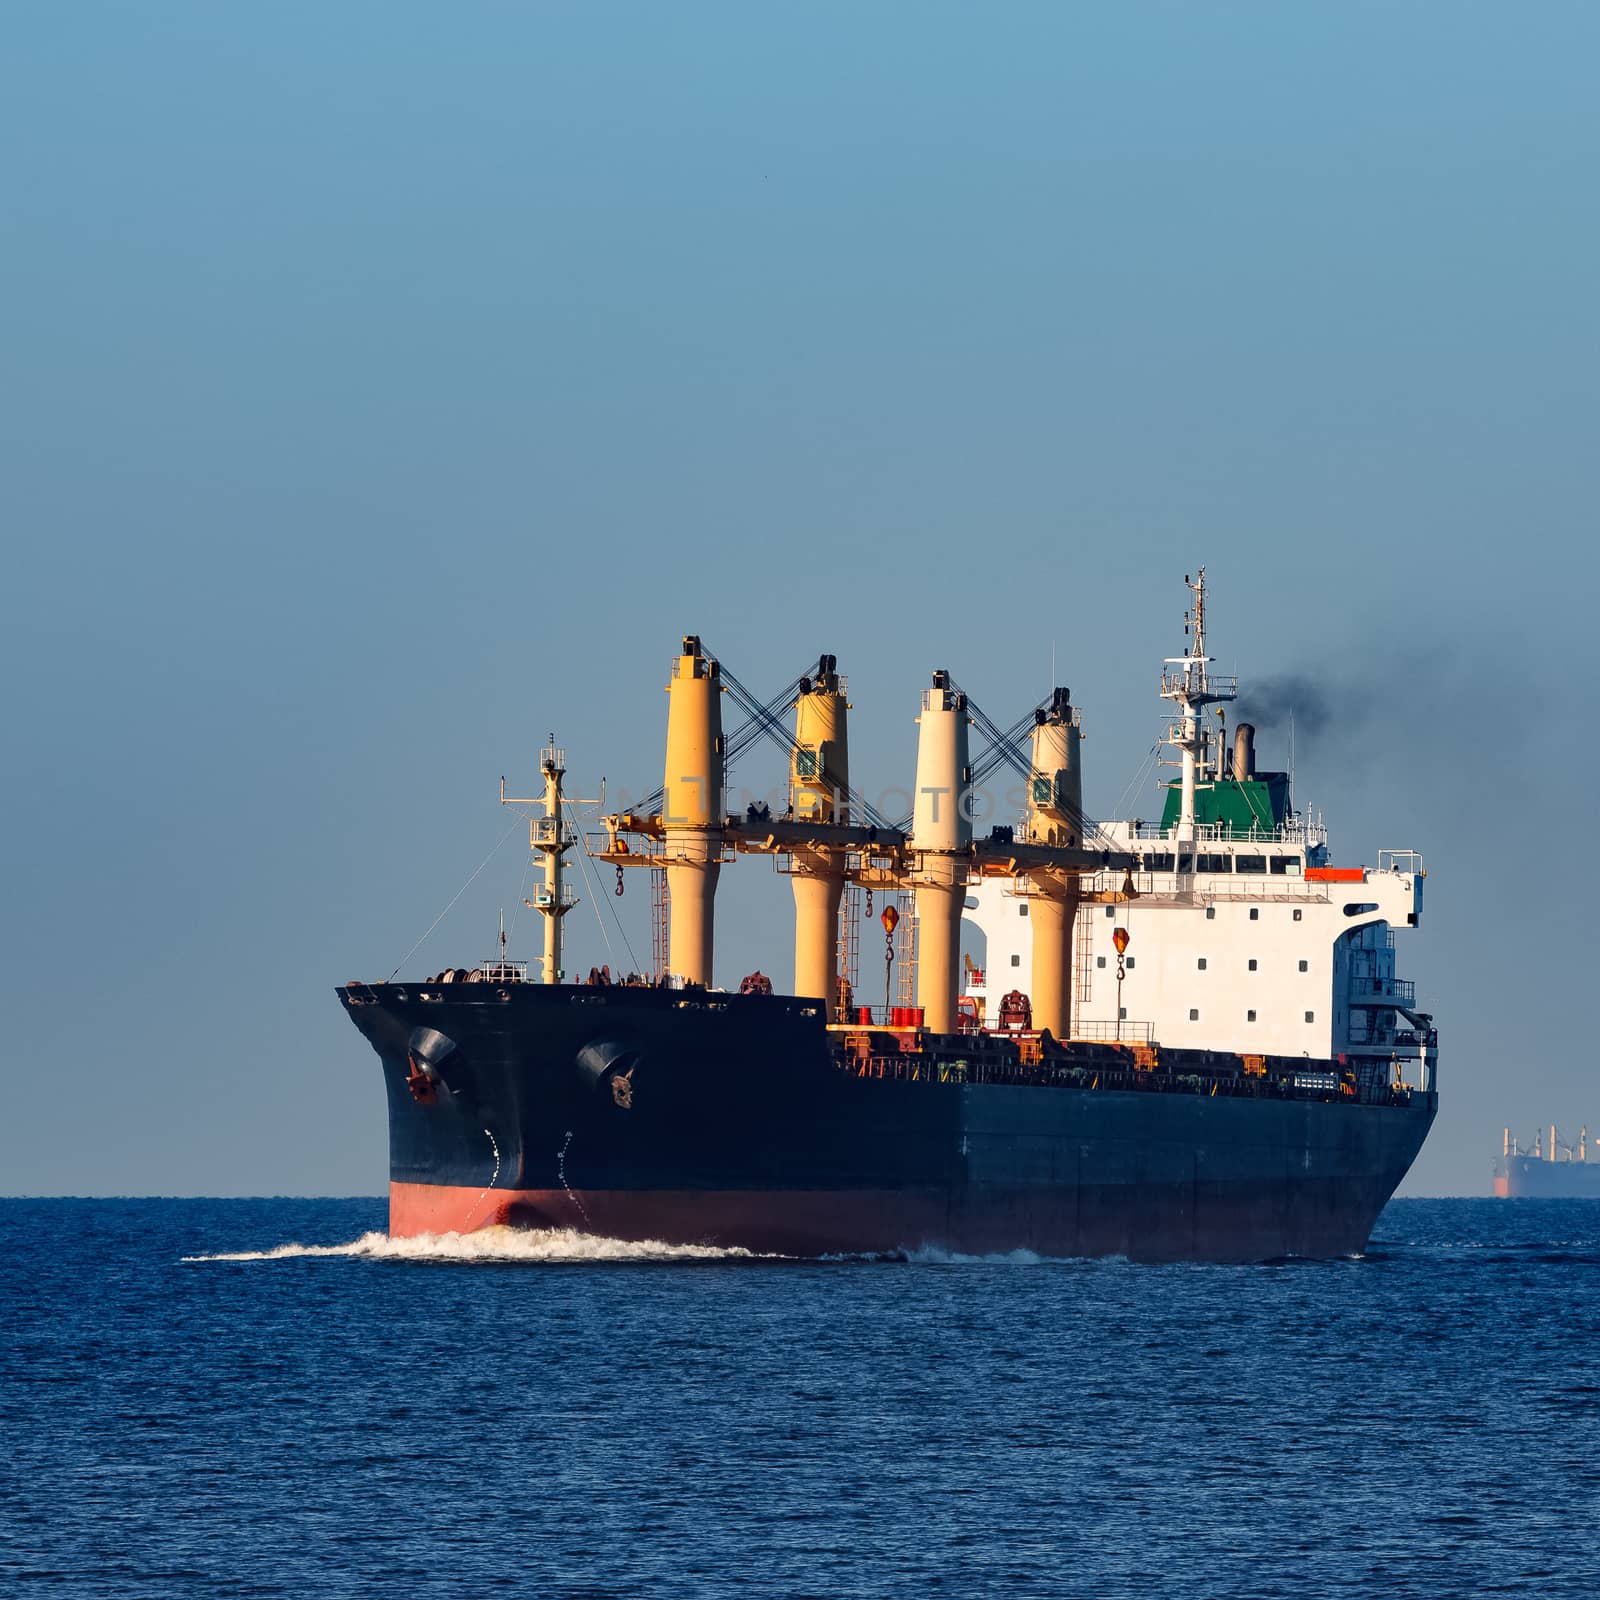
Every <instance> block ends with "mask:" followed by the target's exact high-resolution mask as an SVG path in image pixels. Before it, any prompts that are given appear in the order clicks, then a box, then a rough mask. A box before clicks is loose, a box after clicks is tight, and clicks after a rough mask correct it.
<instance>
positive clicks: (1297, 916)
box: [1294, 906, 1300, 922]
mask: <svg viewBox="0 0 1600 1600" xmlns="http://www.w3.org/2000/svg"><path fill="white" fill-rule="evenodd" d="M1294 920H1295V921H1296V922H1298V921H1299V920H1300V908H1299V906H1296V907H1295V908H1294Z"/></svg>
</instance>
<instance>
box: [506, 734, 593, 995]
mask: <svg viewBox="0 0 1600 1600" xmlns="http://www.w3.org/2000/svg"><path fill="white" fill-rule="evenodd" d="M539 772H540V774H541V776H542V777H543V778H544V793H543V794H541V795H536V796H533V797H531V798H528V797H525V798H520V799H519V798H517V797H515V796H510V795H507V794H506V780H505V779H504V778H502V779H501V780H500V804H501V805H504V806H538V807H540V808H541V809H542V810H543V812H544V815H543V816H542V817H529V818H528V848H529V849H530V850H532V851H533V852H534V855H535V856H536V857H537V858H538V859H537V860H536V861H535V863H534V865H535V866H536V867H537V868H538V870H539V873H540V876H541V878H542V879H543V882H542V883H541V884H540V885H539V887H538V888H536V889H535V890H534V893H533V899H531V900H527V901H524V904H525V905H527V906H529V907H530V908H531V909H532V910H534V911H537V912H538V913H539V915H540V916H541V917H542V918H543V919H544V954H543V956H542V957H541V958H540V961H539V978H540V981H541V982H542V983H560V982H561V981H562V979H563V978H564V976H565V972H564V969H563V967H562V965H561V955H562V944H563V940H562V929H561V922H562V919H563V918H564V917H565V916H566V914H567V913H568V912H569V911H570V910H571V909H572V908H573V907H574V906H575V905H577V903H578V894H577V891H576V890H575V889H574V888H573V886H572V885H571V884H570V883H568V882H567V852H568V851H569V850H570V849H571V848H572V847H573V845H574V844H576V843H577V841H578V835H577V832H576V830H575V829H574V828H573V827H572V825H571V824H570V823H569V822H568V821H567V819H566V814H565V808H567V807H569V806H570V805H572V804H573V803H574V802H572V801H569V800H568V799H567V798H566V796H565V795H563V794H562V792H561V780H562V779H563V778H564V777H566V775H567V752H566V751H565V750H563V749H562V748H561V747H560V746H559V745H558V744H557V743H556V736H555V735H554V734H553V733H552V734H551V735H550V742H549V743H548V744H547V745H545V746H544V748H543V749H542V750H540V752H539ZM577 803H579V804H585V805H587V804H591V803H592V804H599V802H598V801H595V802H589V801H581V802H577Z"/></svg>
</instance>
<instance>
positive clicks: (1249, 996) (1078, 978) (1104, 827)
mask: <svg viewBox="0 0 1600 1600" xmlns="http://www.w3.org/2000/svg"><path fill="white" fill-rule="evenodd" d="M1190 587H1191V589H1192V590H1193V592H1194V610H1193V613H1192V623H1193V628H1194V631H1193V634H1192V635H1191V637H1192V638H1193V641H1194V644H1193V649H1192V650H1190V651H1189V652H1187V653H1186V654H1185V655H1184V656H1181V657H1176V658H1172V659H1170V660H1168V661H1167V662H1166V663H1165V670H1164V672H1163V675H1162V695H1163V697H1164V698H1167V699H1169V700H1172V701H1173V702H1174V703H1175V708H1176V712H1177V715H1176V717H1175V720H1174V723H1173V726H1172V728H1171V729H1170V730H1169V732H1168V736H1167V743H1168V744H1169V745H1170V746H1172V747H1173V748H1174V749H1175V750H1176V751H1177V752H1178V756H1179V759H1180V762H1181V767H1182V777H1181V779H1180V780H1179V781H1178V782H1177V783H1175V784H1172V785H1170V786H1166V787H1165V788H1164V790H1163V800H1164V804H1165V814H1164V816H1163V819H1162V821H1161V822H1159V823H1148V822H1142V821H1137V820H1135V821H1121V822H1100V823H1086V824H1085V829H1084V831H1085V836H1086V838H1085V842H1086V843H1088V844H1090V845H1091V847H1092V846H1095V845H1099V846H1103V847H1104V848H1106V849H1108V850H1117V851H1124V850H1125V851H1129V852H1131V853H1133V854H1134V855H1135V857H1136V858H1137V860H1138V863H1139V865H1138V867H1137V868H1136V870H1135V871H1134V872H1133V874H1132V875H1131V876H1132V888H1133V890H1134V891H1135V892H1134V894H1133V895H1132V897H1130V898H1127V899H1122V900H1120V901H1119V902H1113V903H1109V904H1106V903H1092V902H1089V901H1088V900H1087V899H1086V900H1085V903H1083V904H1081V905H1079V906H1078V908H1077V912H1076V920H1075V926H1074V930H1073V952H1072V955H1073V963H1072V964H1073V976H1072V986H1071V987H1072V993H1071V1000H1072V1013H1071V1014H1072V1023H1071V1034H1072V1036H1074V1037H1076V1038H1081V1039H1093V1040H1102V1041H1105V1040H1116V1039H1121V1040H1123V1041H1124V1042H1127V1043H1133V1044H1146V1043H1154V1044H1159V1045H1165V1046H1182V1047H1185V1048H1194V1049H1210V1050H1219V1051H1227V1052H1230V1053H1236V1054H1241V1055H1261V1056H1304V1057H1309V1058H1311V1059H1313V1060H1321V1061H1327V1060H1329V1059H1330V1058H1332V1059H1338V1058H1341V1057H1342V1058H1344V1059H1345V1060H1346V1061H1348V1062H1349V1063H1350V1064H1352V1065H1356V1064H1360V1063H1363V1062H1374V1061H1381V1062H1383V1063H1385V1064H1390V1065H1392V1067H1393V1069H1394V1072H1395V1075H1396V1076H1403V1077H1404V1078H1405V1080H1406V1081H1408V1082H1411V1083H1413V1084H1416V1085H1417V1086H1419V1087H1422V1088H1427V1089H1432V1088H1433V1087H1434V1082H1433V1079H1434V1067H1435V1057H1436V1050H1435V1035H1434V1033H1433V1027H1432V1019H1431V1018H1430V1017H1429V1016H1428V1015H1427V1014H1426V1013H1424V1012H1422V1011H1419V1010H1418V1009H1417V1005H1416V997H1415V992H1414V986H1413V985H1412V984H1411V983H1409V982H1407V981H1405V980H1403V979H1401V978H1398V977H1397V976H1396V973H1395V952H1394V937H1395V933H1396V931H1398V930H1401V929H1407V928H1413V927H1415V926H1416V925H1417V923H1418V921H1419V919H1420V917H1421V914H1422V889H1423V880H1424V877H1425V874H1424V871H1423V865H1422V858H1421V856H1420V855H1418V854H1417V853H1416V852H1415V851H1411V850H1385V851H1380V852H1379V855H1378V861H1377V864H1376V865H1375V866H1370V867H1351V868H1340V867H1335V866H1333V865H1332V863H1331V860H1330V857H1329V852H1328V844H1327V834H1326V831H1325V829H1324V828H1323V827H1322V825H1321V822H1320V820H1319V819H1316V818H1314V817H1313V816H1312V815H1311V814H1310V813H1309V812H1307V813H1297V812H1296V811H1295V810H1294V809H1293V806H1292V802H1291V800H1290V797H1289V782H1288V774H1287V773H1281V772H1270V773H1268V772H1263V773H1257V772H1256V770H1255V756H1254V740H1253V734H1254V730H1253V729H1252V728H1250V727H1249V726H1248V725H1247V724H1241V725H1240V726H1239V728H1238V729H1237V730H1236V735H1235V740H1234V742H1233V744H1232V746H1231V748H1230V747H1229V745H1228V744H1227V741H1226V740H1225V739H1223V738H1221V737H1215V738H1214V737H1212V735H1211V734H1210V733H1209V731H1208V730H1207V729H1206V728H1205V727H1204V726H1202V723H1201V712H1202V709H1203V708H1204V707H1205V706H1207V705H1211V704H1215V703H1218V702H1222V701H1227V700H1231V699H1233V698H1234V693H1235V689H1234V683H1233V680H1232V679H1231V678H1230V679H1220V678H1218V677H1217V676H1215V675H1213V674H1210V673H1209V661H1208V659H1207V658H1206V656H1205V634H1204V618H1205V574H1204V571H1203V570H1202V571H1201V572H1200V574H1199V576H1198V581H1197V582H1195V583H1193V584H1191V586H1190ZM1105 879H1106V881H1105V882H1103V883H1095V882H1093V881H1092V880H1089V881H1086V882H1085V884H1084V888H1085V889H1086V890H1088V891H1091V892H1092V891H1094V890H1100V891H1103V892H1106V893H1112V892H1115V891H1117V890H1124V891H1125V890H1126V889H1127V887H1128V884H1127V882H1126V880H1125V878H1124V875H1123V874H1121V873H1116V874H1106V875H1105ZM1029 887H1030V886H1029V885H1028V883H1027V882H1026V879H1025V878H1013V879H1007V878H987V879H981V880H975V881H974V882H973V883H972V884H971V885H970V886H969V888H968V890H967V898H966V909H965V913H964V915H965V918H966V920H967V921H968V922H970V923H971V924H973V925H974V926H975V927H976V928H977V929H978V930H979V931H980V932H981V933H982V934H983V936H984V940H985V943H986V947H987V948H986V952H985V961H984V965H983V966H982V967H981V968H978V967H972V966H970V965H969V967H968V970H967V973H966V983H965V993H966V996H967V997H968V998H967V1003H966V1006H965V1007H964V1009H966V1010H968V1011H969V1013H970V1012H971V1011H973V1010H975V1011H976V1012H977V1014H978V1016H979V1017H980V1018H982V1019H983V1020H984V1021H986V1022H989V1023H991V1024H992V1020H993V1019H994V1018H995V1016H996V1015H997V1013H998V1011H999V1008H1000V1004H1001V1001H1002V999H1003V998H1004V997H1005V996H1007V995H1008V994H1010V993H1012V992H1013V991H1017V990H1020V991H1022V992H1023V993H1026V992H1027V990H1028V988H1029V974H1030V970H1031V961H1032V950H1033V937H1032V933H1033V930H1032V919H1031V911H1032V897H1031V895H1030V893H1029ZM1118 929H1122V930H1125V932H1126V934H1127V943H1126V951H1125V954H1124V956H1123V961H1122V977H1121V984H1120V999H1119V993H1118V989H1119V985H1118V952H1117V949H1116V947H1115V944H1114V943H1113V936H1114V934H1115V931H1116V930H1118Z"/></svg>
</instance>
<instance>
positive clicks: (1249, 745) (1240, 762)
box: [1233, 722, 1256, 783]
mask: <svg viewBox="0 0 1600 1600" xmlns="http://www.w3.org/2000/svg"><path fill="white" fill-rule="evenodd" d="M1233 775H1234V777H1235V778H1236V779H1238V781H1239V782H1240V783H1243V782H1244V780H1245V779H1246V778H1253V777H1255V775H1256V729H1255V724H1254V723H1252V722H1241V723H1240V724H1239V725H1238V726H1237V727H1236V728H1235V729H1234V730H1233Z"/></svg>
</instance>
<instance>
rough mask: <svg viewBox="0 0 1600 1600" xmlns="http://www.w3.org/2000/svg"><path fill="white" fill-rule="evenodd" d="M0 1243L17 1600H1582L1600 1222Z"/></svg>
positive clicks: (346, 1219)
mask: <svg viewBox="0 0 1600 1600" xmlns="http://www.w3.org/2000/svg"><path fill="white" fill-rule="evenodd" d="M383 1227H384V1205H383V1203H382V1202H381V1201H378V1200H367V1199H354V1200H294V1199H276V1200H6V1201H0V1594H3V1595H7V1596H12V1595H15V1596H34V1595H37V1596H40V1597H41V1600H42V1597H45V1596H108V1597H117V1600H130V1597H141V1600H142V1597H147V1596H148V1597H161V1600H180V1597H189V1596H195V1597H201V1596H203V1597H207V1600H211V1597H219V1596H256V1597H267V1596H284V1597H307V1596H368V1595H371V1596H392V1597H396V1600H425V1597H434V1596H440V1597H444V1596H449V1597H469V1600H470V1597H478V1596H493V1595H500V1594H506V1595H519V1596H520V1595H529V1596H573V1597H578V1596H582V1597H595V1600H599V1597H611V1596H649V1597H656V1596H661V1597H675V1596H693V1597H697V1600H698V1597H719V1596H740V1597H745V1596H785V1597H786V1596H795V1597H799V1596H818V1597H823V1596H826V1597H834V1596H838V1597H861V1600H868V1597H872V1600H876V1597H880V1596H895V1597H900V1596H904V1597H923V1596H928V1595H950V1596H988V1595H996V1596H1035V1595H1038V1596H1053V1595H1072V1596H1078V1595H1083V1596H1094V1597H1116V1596H1138V1597H1141V1600H1145V1597H1151V1596H1169V1595H1199V1596H1207V1597H1221V1596H1241V1597H1250V1600H1261V1597H1268V1596H1278V1595H1283V1596H1294V1597H1295V1600H1307V1597H1325V1596H1344V1595H1349V1596H1357V1595H1359V1596H1367V1595H1371V1596H1384V1597H1397V1596H1411V1595H1415V1596H1427V1597H1429V1600H1435V1597H1440V1596H1457V1595H1463V1596H1465V1595H1516V1594H1529V1595H1534V1594H1537V1595H1540V1596H1566V1595H1582V1596H1593V1595H1595V1594H1596V1592H1597V1591H1600V1202H1595V1201H1532V1200H1527V1201H1511V1202H1506V1201H1493V1200H1397V1201H1395V1202H1393V1203H1392V1204H1391V1205H1390V1206H1389V1208H1388V1209H1387V1210H1386V1211H1385V1212H1384V1214H1383V1216H1382V1218H1381V1219H1380V1221H1379V1223H1378V1226H1377V1229H1376V1232H1375V1234H1374V1236H1373V1239H1372V1242H1371V1245H1370V1247H1369V1248H1368V1250H1367V1251H1366V1252H1365V1254H1364V1255H1362V1256H1360V1257H1359V1258H1355V1259H1348V1260H1337V1261H1319V1262H1284V1263H1277V1264H1270V1265H1262V1266H1250V1267H1217V1266H1196V1265H1187V1266H1159V1267H1153V1266H1145V1265H1135V1264H1131V1263H1128V1262H1125V1261H1117V1260H1111V1261H1051V1260H1040V1259H1038V1258H1036V1257H1034V1256H1031V1255H1026V1254H1017V1255H1007V1256H1001V1257H992V1258H991V1257H985V1258H980V1259H969V1258H961V1257H952V1256H949V1255H946V1254H942V1253H940V1252H938V1251H918V1252H914V1253H912V1254H910V1255H908V1256H905V1257H901V1258H895V1259H873V1260H855V1259H851V1260H841V1261H826V1262H810V1263H807V1262H797V1261H787V1260H773V1259H762V1258H759V1257H753V1256H749V1255H744V1254H740V1253H737V1252H728V1251H717V1250H691V1249H676V1248H669V1247H667V1246H647V1245H643V1246H641V1245H621V1244H616V1243H608V1242H605V1241H601V1240H597V1239H594V1238H590V1237H585V1236H583V1235H581V1234H575V1233H566V1232H552V1233H542V1234H539V1233H536V1234H526V1233H523V1234H518V1233H512V1232H509V1231H505V1230H489V1231H487V1232H485V1233H482V1234H475V1235H469V1236H466V1237H444V1238H439V1239H431V1240H427V1239H425V1240H408V1241H390V1240H389V1239H388V1238H387V1237H386V1236H385V1234H384V1232H383Z"/></svg>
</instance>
